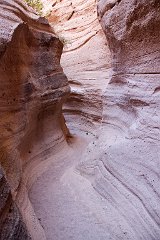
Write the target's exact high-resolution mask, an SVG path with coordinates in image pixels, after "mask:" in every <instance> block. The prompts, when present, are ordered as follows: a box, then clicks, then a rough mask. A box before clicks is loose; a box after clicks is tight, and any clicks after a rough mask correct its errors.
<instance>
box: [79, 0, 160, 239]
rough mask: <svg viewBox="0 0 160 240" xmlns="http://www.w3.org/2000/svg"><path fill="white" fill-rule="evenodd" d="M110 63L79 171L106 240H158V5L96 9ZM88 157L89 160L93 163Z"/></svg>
mask: <svg viewBox="0 0 160 240" xmlns="http://www.w3.org/2000/svg"><path fill="white" fill-rule="evenodd" d="M98 14H99V19H100V21H101V24H102V26H103V30H104V32H105V34H106V37H107V41H108V45H109V48H110V51H111V55H112V68H113V75H112V78H111V80H110V82H109V84H108V87H107V88H106V91H105V94H104V103H103V106H104V107H103V109H104V112H103V121H102V127H101V130H100V131H99V139H98V140H97V141H95V143H94V145H96V149H95V148H94V149H93V143H92V144H90V147H89V148H88V150H87V152H86V153H85V156H83V159H86V161H84V162H82V163H81V164H80V166H79V168H80V170H81V173H83V174H85V176H86V177H87V178H89V179H90V180H91V181H92V185H93V187H94V189H95V190H96V191H97V192H98V193H99V194H100V195H101V196H102V198H103V199H105V201H106V202H107V203H106V206H107V209H106V211H105V214H106V218H107V219H108V222H106V228H107V229H108V233H109V237H110V239H114V240H115V239H117V240H118V239H130V240H131V239H136V240H139V239H154V240H157V239H160V228H159V226H160V207H159V201H160V187H159V177H160V174H159V173H160V172H159V164H160V163H159V160H160V148H159V139H160V131H159V125H160V108H159V104H160V95H159V84H160V80H159V78H160V69H159V67H160V51H159V50H160V43H159V40H160V3H159V1H156V0H151V1H147V0H143V1H140V0H131V1H127V0H121V1H118V0H113V1H103V0H99V2H98ZM93 156H94V158H93Z"/></svg>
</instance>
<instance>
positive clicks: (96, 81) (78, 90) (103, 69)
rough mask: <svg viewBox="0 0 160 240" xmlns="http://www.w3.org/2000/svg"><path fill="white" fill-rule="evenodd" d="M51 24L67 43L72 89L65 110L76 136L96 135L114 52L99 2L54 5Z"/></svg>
mask: <svg viewBox="0 0 160 240" xmlns="http://www.w3.org/2000/svg"><path fill="white" fill-rule="evenodd" d="M48 2H53V11H52V13H51V16H50V17H49V22H50V23H51V25H53V27H54V29H55V32H56V33H57V35H58V36H59V37H60V39H61V40H62V41H63V43H64V52H63V55H62V59H61V64H62V66H63V69H64V71H65V73H66V75H67V77H68V79H69V83H70V85H71V95H70V97H69V98H68V100H67V103H66V104H65V106H64V108H63V110H64V114H65V117H66V121H67V124H68V126H69V128H70V129H71V130H73V132H75V131H77V130H78V131H79V130H82V131H86V132H90V133H91V132H93V129H94V128H95V126H99V124H100V123H101V120H102V111H103V106H102V101H103V100H102V98H103V97H102V96H103V91H104V89H105V87H106V86H107V82H108V80H109V74H110V68H111V66H110V52H109V50H108V46H107V45H105V41H106V40H105V36H104V33H103V32H102V29H101V26H100V24H99V21H98V19H97V6H96V1H95V0H87V1H86V0H72V1H71V0H63V1H57V2H58V3H56V4H54V2H55V1H48Z"/></svg>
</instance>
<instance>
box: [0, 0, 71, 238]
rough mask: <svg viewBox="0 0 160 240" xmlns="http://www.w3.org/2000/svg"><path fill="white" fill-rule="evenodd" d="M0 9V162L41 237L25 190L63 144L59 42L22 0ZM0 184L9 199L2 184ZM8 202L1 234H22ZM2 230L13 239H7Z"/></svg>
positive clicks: (1, 4)
mask: <svg viewBox="0 0 160 240" xmlns="http://www.w3.org/2000/svg"><path fill="white" fill-rule="evenodd" d="M0 12H1V14H0V20H1V21H0V25H1V28H0V84H1V87H0V116H1V117H0V142H1V145H0V163H1V165H2V168H3V170H4V173H5V176H6V179H7V181H8V183H9V186H10V188H11V191H12V196H13V197H14V199H16V202H17V203H18V205H19V208H20V210H21V213H22V215H23V219H24V220H25V222H26V224H27V227H28V230H29V231H30V232H31V234H32V233H33V234H36V238H34V239H45V237H44V234H43V229H42V227H41V226H39V227H38V220H37V219H36V216H35V214H34V211H33V209H32V206H31V205H30V202H29V199H28V196H27V192H28V189H29V187H30V186H31V184H32V182H34V179H35V178H36V177H37V176H38V175H39V174H40V173H41V171H44V170H45V169H46V168H47V164H49V163H48V162H47V159H49V157H50V156H51V155H53V154H54V153H55V152H56V151H60V149H61V146H62V147H63V146H64V145H66V144H67V143H66V134H67V128H66V126H65V123H64V118H63V116H62V114H61V109H62V103H63V102H64V100H65V98H66V97H67V95H68V94H69V91H70V89H69V86H68V81H67V78H66V76H65V75H64V73H63V71H62V68H61V66H60V57H61V53H62V48H63V44H62V43H61V42H60V40H59V39H58V38H57V37H56V36H55V34H54V32H53V30H52V29H51V27H50V25H49V24H48V21H47V20H46V19H44V18H41V17H38V16H37V15H36V14H35V13H34V12H33V10H32V9H29V8H28V7H27V5H25V4H24V3H23V2H22V1H20V0H14V1H13V0H5V1H0ZM57 146H58V147H57ZM45 160H46V163H45ZM44 163H45V164H44ZM39 165H42V166H41V168H39V169H38V166H39ZM43 165H45V168H44V169H43ZM1 179H2V182H3V181H4V180H3V177H2V178H1ZM5 181H6V180H5ZM2 187H3V185H2ZM3 188H4V191H6V197H7V194H8V196H9V197H7V198H9V199H10V196H11V194H10V193H9V192H7V191H8V190H7V189H8V187H7V185H6V187H5V186H4V187H3ZM9 201H10V202H11V199H10V200H9ZM10 202H8V203H6V204H7V205H8V209H9V205H10V204H11V203H10ZM1 203H2V204H3V199H1V201H0V204H1ZM4 204H5V202H4ZM12 204H13V209H14V210H13V211H14V213H13V214H12V215H13V216H11V217H10V215H11V214H9V213H8V212H7V211H8V210H7V211H6V210H4V211H6V212H5V214H6V216H5V218H6V220H5V221H7V223H6V222H5V227H4V228H5V230H4V232H3V231H0V235H1V239H27V237H26V238H25V237H24V238H23V234H25V231H26V230H25V228H24V229H23V225H22V224H21V222H20V221H21V220H20V219H21V216H20V213H19V211H18V210H17V208H16V207H15V208H14V203H12ZM5 208H6V207H5ZM1 221H2V222H1ZM1 224H3V218H0V225H1ZM14 224H15V227H14ZM6 225H7V227H6ZM10 225H13V227H12V228H10ZM32 230H33V231H32ZM7 231H8V232H9V234H10V235H11V236H15V234H16V235H17V236H16V238H14V237H12V238H8V236H7V235H5V234H7ZM12 231H13V232H12ZM17 231H21V234H18V233H17ZM23 231H24V233H23ZM40 232H41V233H40ZM32 237H33V236H32Z"/></svg>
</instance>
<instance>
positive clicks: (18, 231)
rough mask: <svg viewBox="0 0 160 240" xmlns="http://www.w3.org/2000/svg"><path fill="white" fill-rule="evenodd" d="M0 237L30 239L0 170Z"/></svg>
mask: <svg viewBox="0 0 160 240" xmlns="http://www.w3.org/2000/svg"><path fill="white" fill-rule="evenodd" d="M0 197H1V198H0V239H1V240H11V239H12V240H16V239H17V240H18V239H26V240H28V239H31V238H30V236H29V234H28V231H27V229H26V226H25V225H24V223H23V219H22V217H21V214H20V212H19V209H18V208H17V206H16V204H15V202H14V201H13V199H12V195H11V190H10V188H9V185H8V183H7V180H6V179H5V177H4V174H3V173H2V171H1V170H0Z"/></svg>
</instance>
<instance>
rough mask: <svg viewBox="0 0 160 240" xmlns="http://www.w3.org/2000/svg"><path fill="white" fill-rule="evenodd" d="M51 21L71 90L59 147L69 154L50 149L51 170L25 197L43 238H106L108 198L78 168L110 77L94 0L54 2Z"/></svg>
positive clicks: (93, 139)
mask: <svg viewBox="0 0 160 240" xmlns="http://www.w3.org/2000/svg"><path fill="white" fill-rule="evenodd" d="M71 2H72V5H71ZM73 9H74V14H73V16H72V18H71V19H69V20H68V15H70V14H71V13H72V11H73ZM62 14H63V18H62ZM56 15H57V20H56V21H57V23H56V21H55V17H56ZM83 19H84V20H83ZM52 21H53V27H54V29H58V30H57V31H58V35H60V36H61V35H62V36H63V38H64V39H65V45H64V52H63V54H62V58H61V65H62V66H63V70H64V72H65V74H66V76H67V78H68V80H69V83H70V86H71V94H70V97H69V98H68V99H67V102H66V103H65V105H64V107H63V113H64V116H65V119H66V123H67V126H68V127H69V130H70V131H71V134H74V135H73V138H72V139H71V143H69V146H68V148H67V147H66V148H65V149H64V150H63V151H64V152H65V153H67V154H64V156H62V155H61V156H57V158H56V159H55V156H54V155H53V158H52V159H51V162H52V164H51V166H50V167H49V170H47V171H46V172H45V173H43V175H42V176H41V177H39V178H38V180H37V181H36V182H35V183H34V184H33V186H32V188H31V191H30V194H29V198H30V200H31V203H32V205H33V208H34V210H35V213H36V215H37V217H38V219H40V223H41V225H42V226H43V228H44V231H45V234H46V239H47V240H53V239H55V240H61V239H66V240H69V239H74V240H76V239H77V240H84V239H88V240H90V239H97V240H99V239H102V240H103V239H110V237H109V231H108V230H107V228H106V222H107V216H106V215H105V211H104V210H105V209H106V200H105V199H104V198H103V197H101V195H99V193H97V192H96V191H95V190H94V188H93V186H92V184H91V182H90V181H89V180H88V179H87V178H86V177H85V176H82V175H81V172H80V171H79V170H77V166H78V165H79V163H80V162H82V160H84V159H83V155H84V153H85V152H86V150H87V146H88V145H92V146H93V148H96V146H95V145H94V144H95V143H94V142H96V141H97V139H98V133H97V131H98V129H99V128H100V126H101V122H102V115H103V95H104V92H105V89H106V88H107V84H108V82H109V80H110V78H111V65H110V51H109V49H108V46H107V45H106V38H105V35H104V33H103V31H102V29H101V26H100V23H99V21H98V19H97V10H96V3H95V1H87V2H86V1H76V0H75V1H62V2H60V3H59V4H56V6H55V7H54V10H53V16H52V15H51V17H50V23H51V24H52ZM73 26H74V29H73ZM99 46H101V48H99ZM86 53H87V54H86Z"/></svg>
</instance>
